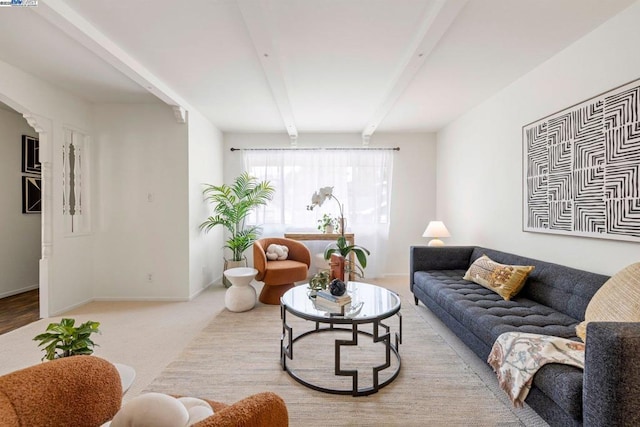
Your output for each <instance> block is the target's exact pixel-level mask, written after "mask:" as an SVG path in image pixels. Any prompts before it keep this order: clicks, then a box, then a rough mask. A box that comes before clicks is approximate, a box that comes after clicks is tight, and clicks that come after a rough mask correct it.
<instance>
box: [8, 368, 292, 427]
mask: <svg viewBox="0 0 640 427" xmlns="http://www.w3.org/2000/svg"><path fill="white" fill-rule="evenodd" d="M207 401H208V402H209V404H210V405H211V406H212V407H213V409H214V411H215V412H214V414H213V415H211V416H210V417H208V418H205V419H204V420H202V421H200V422H199V423H197V424H194V427H223V426H224V427H231V426H245V427H259V426H278V427H280V426H287V425H288V424H289V415H288V412H287V407H286V405H285V403H284V401H283V400H282V399H281V398H280V397H279V396H277V395H276V394H274V393H269V392H266V393H258V394H254V395H252V396H249V397H247V398H245V399H243V400H240V401H238V402H236V403H234V404H232V405H226V404H224V403H220V402H214V401H210V400H207ZM121 404H122V386H121V385H120V375H119V374H118V371H117V370H116V368H115V366H113V365H112V364H111V363H109V362H107V361H106V360H104V359H101V358H99V357H95V356H72V357H65V358H62V359H57V360H52V361H50V362H44V363H41V364H38V365H34V366H30V367H28V368H25V369H22V370H19V371H15V372H12V373H10V374H6V375H3V376H0V425H2V426H3V427H5V426H6V427H18V426H29V427H39V426H48V427H57V426H60V427H69V426H74V427H97V426H100V425H102V424H103V423H105V422H107V421H109V420H111V419H112V418H113V416H114V415H115V414H116V413H117V412H118V410H119V409H120V406H121Z"/></svg>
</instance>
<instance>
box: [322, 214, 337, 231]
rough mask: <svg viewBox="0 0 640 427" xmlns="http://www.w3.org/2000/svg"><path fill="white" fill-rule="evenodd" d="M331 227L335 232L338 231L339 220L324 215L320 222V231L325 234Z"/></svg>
mask: <svg viewBox="0 0 640 427" xmlns="http://www.w3.org/2000/svg"><path fill="white" fill-rule="evenodd" d="M329 226H331V227H333V229H334V232H335V231H338V228H339V227H340V222H339V221H338V218H334V217H333V216H331V215H330V214H323V215H322V218H320V219H319V220H318V230H319V231H322V232H323V233H324V232H325V231H326V228H327V227H329Z"/></svg>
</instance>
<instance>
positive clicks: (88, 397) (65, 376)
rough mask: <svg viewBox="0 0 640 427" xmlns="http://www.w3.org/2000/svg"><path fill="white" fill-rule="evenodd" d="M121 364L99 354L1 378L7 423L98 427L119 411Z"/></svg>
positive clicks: (2, 420)
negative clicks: (115, 363)
mask: <svg viewBox="0 0 640 427" xmlns="http://www.w3.org/2000/svg"><path fill="white" fill-rule="evenodd" d="M121 403H122V385H121V383H120V374H118V370H117V369H116V367H115V366H114V365H113V364H111V363H109V362H108V361H106V360H104V359H101V358H99V357H97V356H72V357H64V358H62V359H56V360H51V361H49V362H45V363H41V364H38V365H33V366H30V367H28V368H25V369H21V370H19V371H15V372H12V373H9V374H6V375H3V376H1V377H0V424H2V425H3V426H19V425H20V426H40V425H67V426H97V425H101V424H103V423H105V422H107V421H109V420H110V419H112V418H113V416H114V415H115V414H116V412H118V410H119V409H120V405H121Z"/></svg>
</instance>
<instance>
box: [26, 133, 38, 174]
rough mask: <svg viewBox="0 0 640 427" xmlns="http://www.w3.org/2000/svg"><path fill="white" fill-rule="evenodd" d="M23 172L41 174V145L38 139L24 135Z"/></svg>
mask: <svg viewBox="0 0 640 427" xmlns="http://www.w3.org/2000/svg"><path fill="white" fill-rule="evenodd" d="M22 172H23V173H33V174H40V173H41V172H42V167H41V166H40V143H39V141H38V138H33V137H31V136H28V135H22Z"/></svg>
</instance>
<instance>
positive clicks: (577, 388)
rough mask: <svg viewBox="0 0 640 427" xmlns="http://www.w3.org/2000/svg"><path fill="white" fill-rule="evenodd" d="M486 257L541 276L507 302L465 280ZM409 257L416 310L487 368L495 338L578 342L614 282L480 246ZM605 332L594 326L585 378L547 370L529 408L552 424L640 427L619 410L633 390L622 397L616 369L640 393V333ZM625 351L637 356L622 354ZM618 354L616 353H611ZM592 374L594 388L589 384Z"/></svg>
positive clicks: (555, 367) (567, 370) (418, 250)
mask: <svg viewBox="0 0 640 427" xmlns="http://www.w3.org/2000/svg"><path fill="white" fill-rule="evenodd" d="M482 255H487V256H488V257H490V258H491V259H493V260H494V261H497V262H499V263H502V264H512V265H514V264H515V265H533V266H535V269H534V270H533V271H532V272H531V274H530V275H529V278H528V279H527V282H526V284H525V287H524V288H523V289H522V291H521V292H520V293H519V294H518V295H517V296H516V297H515V298H513V299H512V300H511V301H505V300H503V299H502V297H500V296H499V295H498V294H496V293H494V292H492V291H490V290H488V289H486V288H484V287H482V286H480V285H477V284H475V283H473V282H470V281H467V280H464V279H463V278H462V277H463V276H464V274H465V272H466V271H467V269H468V268H469V266H470V265H471V264H472V263H473V262H474V261H475V260H476V259H478V258H479V257H481V256H482ZM410 257H411V261H410V264H411V265H410V281H411V282H410V286H411V291H412V292H413V294H414V298H415V301H416V304H418V301H421V302H422V303H423V304H425V305H426V306H427V307H428V308H429V309H430V310H431V311H432V312H433V313H434V314H435V315H437V316H438V317H439V318H440V319H441V320H442V321H443V322H444V323H445V324H446V325H447V326H448V327H449V328H450V329H452V330H453V332H455V333H456V335H457V336H458V337H459V338H460V339H461V340H462V341H463V342H464V343H465V344H466V345H467V346H469V347H470V348H471V349H472V350H473V351H474V352H475V353H476V354H477V355H478V356H479V357H480V358H482V359H483V360H484V361H486V360H487V357H488V355H489V353H490V351H491V347H492V346H493V343H494V341H495V340H496V338H498V336H500V334H502V333H504V332H510V331H519V332H528V333H536V334H544V335H554V336H559V337H563V338H568V339H573V340H579V338H578V337H577V336H576V332H575V327H576V325H577V324H578V323H579V322H580V321H582V320H584V314H585V311H586V308H587V305H588V304H589V301H590V300H591V298H592V297H593V295H594V294H595V293H596V291H597V290H598V289H599V288H600V287H601V286H602V285H603V284H604V283H605V282H606V280H607V279H608V277H607V276H603V275H599V274H595V273H589V272H586V271H582V270H577V269H573V268H570V267H565V266H561V265H557V264H552V263H548V262H544V261H539V260H534V259H530V258H525V257H521V256H518V255H513V254H509V253H505V252H500V251H496V250H492V249H487V248H481V247H477V246H461V247H439V248H434V247H424V246H414V247H411V253H410ZM603 325H606V326H607V327H610V325H611V324H605V323H595V322H593V323H589V326H588V328H589V329H588V331H589V332H588V333H589V337H590V338H589V340H588V343H587V355H586V360H593V361H594V363H591V365H590V366H587V365H585V372H584V373H583V371H582V370H581V369H578V368H575V367H573V366H568V365H559V364H548V365H545V366H544V367H542V368H541V369H540V370H539V371H538V373H537V374H536V375H535V377H534V381H533V385H532V388H531V391H530V393H529V395H528V397H527V399H526V403H527V404H528V405H529V406H531V407H532V408H533V409H535V410H536V411H537V412H538V413H539V414H540V415H541V416H542V417H543V418H544V419H545V420H546V421H547V422H548V423H549V424H551V425H558V426H580V425H603V426H604V425H607V426H613V425H634V423H635V422H638V421H640V414H638V413H637V412H638V411H637V410H636V411H634V412H636V413H635V414H633V416H629V414H626V413H624V412H625V410H624V409H622V408H621V407H620V406H617V405H619V402H620V399H621V397H622V396H624V395H625V393H628V392H629V390H631V389H629V388H628V385H625V386H624V387H625V390H627V391H621V390H620V387H619V385H618V384H617V383H615V381H614V379H615V378H618V377H617V376H616V375H615V372H612V371H613V368H612V367H611V366H612V364H613V365H614V366H615V364H616V363H620V364H619V365H618V366H615V368H616V369H621V370H620V375H621V376H625V377H632V379H633V380H632V381H631V383H632V384H634V387H639V386H640V378H635V377H634V376H633V373H637V372H638V367H637V365H638V363H637V360H638V359H637V358H634V357H629V356H633V355H634V354H636V355H637V354H639V353H640V348H639V347H640V327H638V325H637V324H620V325H624V326H625V327H627V328H631V330H633V331H634V332H632V333H629V332H628V331H627V330H625V332H624V334H622V336H621V337H619V338H620V339H622V341H616V340H617V339H618V337H613V336H607V335H605V334H599V333H598V331H600V330H601V329H604V326H603ZM592 329H593V331H592ZM592 336H593V337H598V336H602V337H603V338H604V337H606V339H607V340H609V339H610V340H611V342H608V341H606V340H605V341H602V342H597V338H592ZM626 345H629V346H630V349H629V350H628V351H622V349H624V346H626ZM612 346H613V347H612ZM610 347H611V348H610ZM613 351H615V352H616V353H615V354H612V352H613ZM614 360H616V361H617V362H613V361H614ZM595 361H597V363H596V362H595ZM620 361H622V362H620ZM634 365H635V366H634ZM630 366H631V367H630ZM587 375H589V379H590V381H586V379H585V377H586V376H587ZM636 380H637V383H636V382H635V381H636ZM586 383H588V384H586ZM605 383H606V384H605ZM607 384H608V385H609V389H608V390H609V391H607V392H603V390H607ZM606 393H609V394H608V395H607V396H608V397H607V398H606V399H602V397H601V395H602V394H606ZM591 396H593V397H591ZM596 396H598V397H596ZM638 400H639V399H638V397H636V396H635V394H632V393H629V399H628V400H627V401H626V403H625V404H630V406H631V407H634V408H640V403H639V401H638ZM636 425H637V424H636Z"/></svg>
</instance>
